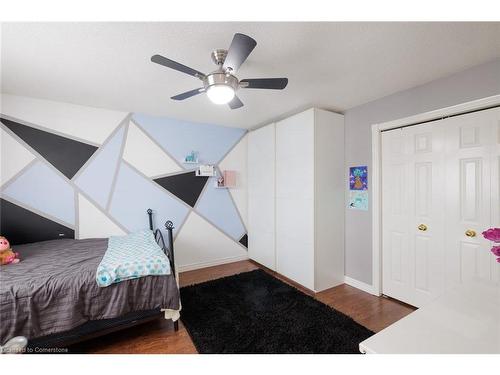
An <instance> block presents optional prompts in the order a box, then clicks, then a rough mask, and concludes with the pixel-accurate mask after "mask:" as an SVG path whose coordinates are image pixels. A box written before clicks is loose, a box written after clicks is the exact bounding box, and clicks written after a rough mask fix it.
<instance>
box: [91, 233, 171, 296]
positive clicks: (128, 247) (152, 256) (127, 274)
mask: <svg viewBox="0 0 500 375" xmlns="http://www.w3.org/2000/svg"><path fill="white" fill-rule="evenodd" d="M149 275H170V263H169V261H168V258H167V256H166V255H165V254H164V253H163V251H162V249H161V247H160V246H158V244H157V243H156V241H155V238H154V235H153V232H152V231H150V230H143V231H140V232H136V233H131V234H129V235H126V236H112V237H110V238H109V240H108V248H107V250H106V253H105V254H104V257H103V258H102V260H101V263H99V266H98V267H97V272H96V280H97V284H98V285H99V286H100V287H105V286H109V285H111V284H113V283H118V282H120V281H123V280H130V279H137V278H138V277H143V276H149Z"/></svg>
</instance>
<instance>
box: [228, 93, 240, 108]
mask: <svg viewBox="0 0 500 375" xmlns="http://www.w3.org/2000/svg"><path fill="white" fill-rule="evenodd" d="M228 105H229V107H230V108H231V109H238V108H241V107H243V102H242V101H241V100H240V98H238V97H237V96H236V95H235V96H234V98H233V100H231V101H230V102H229V103H228Z"/></svg>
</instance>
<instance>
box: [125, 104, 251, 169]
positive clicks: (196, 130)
mask: <svg viewBox="0 0 500 375" xmlns="http://www.w3.org/2000/svg"><path fill="white" fill-rule="evenodd" d="M133 119H134V121H135V122H136V123H137V124H138V125H139V126H140V127H141V128H142V129H144V131H146V133H148V134H149V135H150V136H151V137H152V138H153V139H155V140H156V141H157V142H158V143H159V144H160V145H161V146H162V147H163V148H164V149H165V150H166V151H167V152H168V153H169V154H170V155H172V156H173V157H174V158H175V159H177V160H178V161H179V162H180V163H183V162H184V158H185V157H186V155H188V154H189V153H190V152H191V151H195V152H198V157H199V161H200V163H205V164H217V163H219V161H221V159H222V158H223V157H224V156H225V155H226V154H227V153H228V152H229V150H231V148H232V147H233V146H234V145H235V144H236V143H237V142H238V141H239V140H240V139H241V137H242V136H243V135H244V134H245V133H246V130H245V129H239V128H230V127H227V126H220V125H212V124H201V123H194V122H188V121H181V120H175V119H171V118H166V117H155V116H149V115H143V114H138V113H136V114H134V116H133Z"/></svg>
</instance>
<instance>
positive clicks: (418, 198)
mask: <svg viewBox="0 0 500 375" xmlns="http://www.w3.org/2000/svg"><path fill="white" fill-rule="evenodd" d="M403 133H404V134H405V137H406V138H407V139H408V145H409V169H410V170H409V184H408V190H409V191H408V193H409V196H410V200H409V202H408V204H409V210H408V212H409V223H408V224H409V229H408V233H409V238H408V240H409V243H408V247H409V257H410V268H409V270H408V272H409V276H410V300H411V301H412V302H411V303H412V304H413V305H415V306H423V305H425V304H426V303H428V302H429V301H431V300H432V299H434V298H435V297H437V296H439V295H440V294H441V293H443V291H444V288H445V280H444V272H443V269H444V268H445V251H444V190H443V185H444V155H443V152H444V139H443V133H444V132H443V129H442V128H441V127H439V126H436V125H435V124H426V125H419V126H410V127H407V128H405V129H403ZM422 225H424V226H425V228H424V227H422Z"/></svg>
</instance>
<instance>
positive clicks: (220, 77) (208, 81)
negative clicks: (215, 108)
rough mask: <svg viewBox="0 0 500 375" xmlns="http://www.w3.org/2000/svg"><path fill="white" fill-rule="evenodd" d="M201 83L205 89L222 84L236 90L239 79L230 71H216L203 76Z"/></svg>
mask: <svg viewBox="0 0 500 375" xmlns="http://www.w3.org/2000/svg"><path fill="white" fill-rule="evenodd" d="M203 85H204V86H205V90H207V89H208V88H209V87H210V86H216V85H224V86H229V87H231V88H232V89H233V90H234V91H236V90H237V89H238V86H239V81H238V78H236V77H235V76H233V75H232V74H230V73H225V72H219V71H217V72H213V73H210V74H209V75H207V76H205V78H204V79H203Z"/></svg>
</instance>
